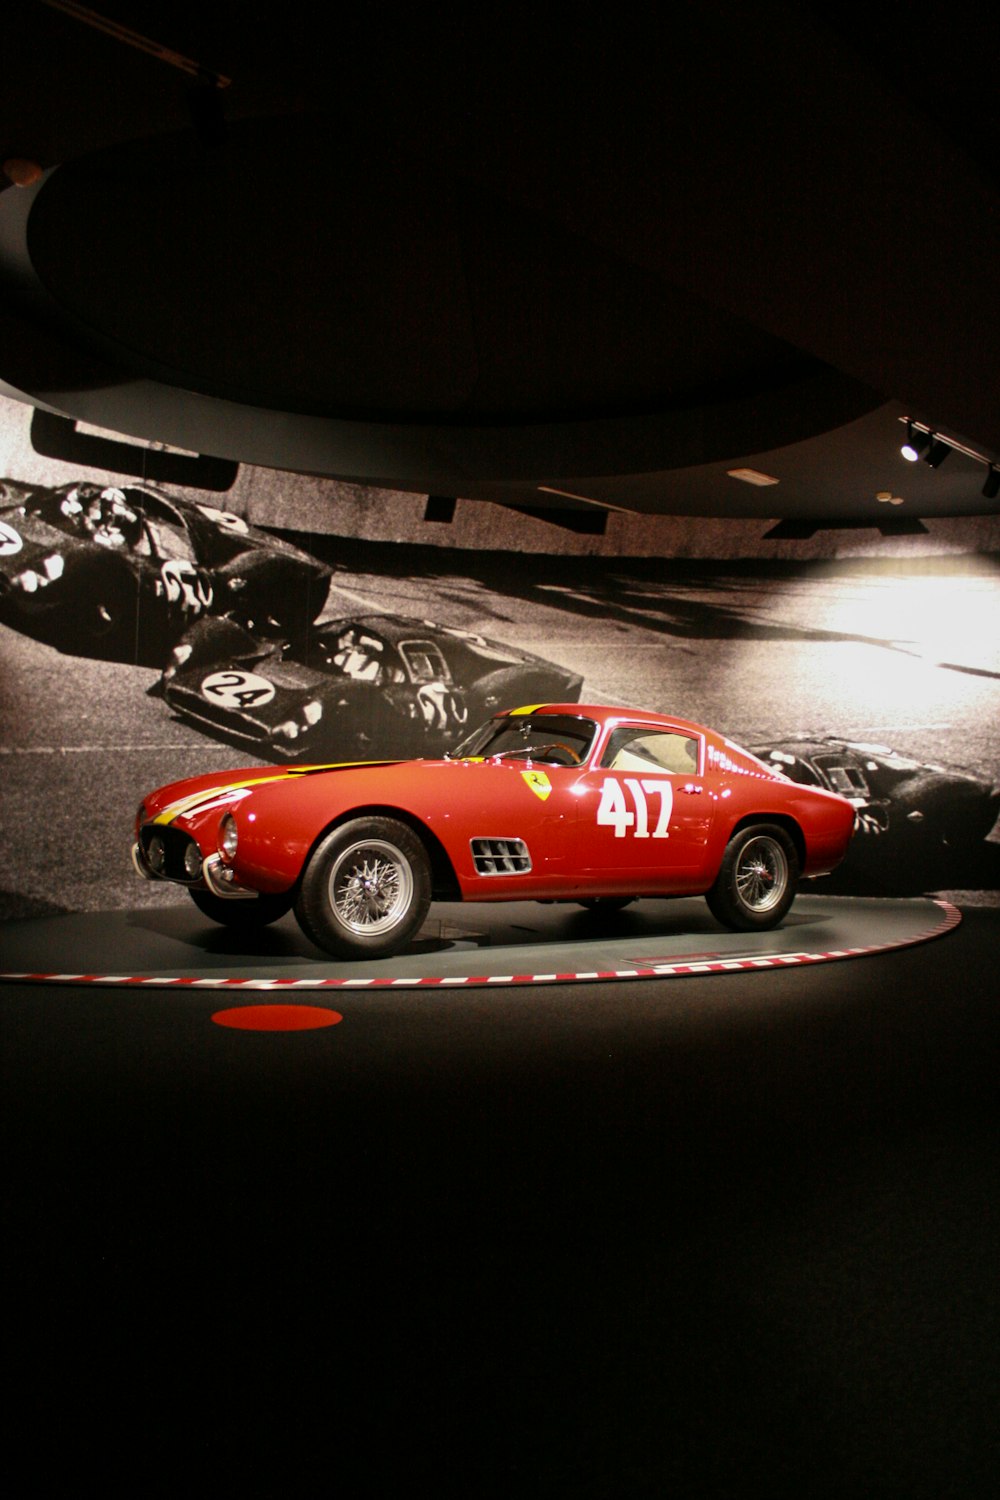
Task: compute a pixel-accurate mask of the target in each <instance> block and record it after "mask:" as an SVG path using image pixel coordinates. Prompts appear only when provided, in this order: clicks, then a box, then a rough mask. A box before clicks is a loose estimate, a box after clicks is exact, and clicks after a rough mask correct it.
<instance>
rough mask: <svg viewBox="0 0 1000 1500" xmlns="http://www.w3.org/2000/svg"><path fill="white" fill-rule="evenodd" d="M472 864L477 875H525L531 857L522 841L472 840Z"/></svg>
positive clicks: (528, 868) (529, 867)
mask: <svg viewBox="0 0 1000 1500" xmlns="http://www.w3.org/2000/svg"><path fill="white" fill-rule="evenodd" d="M471 842H472V863H473V864H474V865H475V867H476V874H477V875H527V874H528V871H529V870H530V869H531V855H530V854H529V853H528V846H527V844H526V843H525V842H524V840H523V839H473V840H472V841H471Z"/></svg>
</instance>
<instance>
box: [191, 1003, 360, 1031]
mask: <svg viewBox="0 0 1000 1500" xmlns="http://www.w3.org/2000/svg"><path fill="white" fill-rule="evenodd" d="M343 1019H344V1018H343V1016H342V1015H341V1014H340V1011H339V1010H327V1009H326V1007H325V1006H322V1005H236V1006H233V1008H232V1009H231V1010H217V1011H216V1012H215V1015H214V1016H213V1017H212V1020H213V1021H214V1022H215V1024H216V1025H217V1026H229V1027H231V1028H232V1029H233V1030H234V1031H318V1030H319V1028H320V1027H321V1026H336V1024H337V1022H338V1021H342V1020H343Z"/></svg>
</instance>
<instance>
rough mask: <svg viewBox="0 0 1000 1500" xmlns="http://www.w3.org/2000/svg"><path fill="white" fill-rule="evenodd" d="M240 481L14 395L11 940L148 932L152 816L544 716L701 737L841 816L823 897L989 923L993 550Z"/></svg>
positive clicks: (5, 558)
mask: <svg viewBox="0 0 1000 1500" xmlns="http://www.w3.org/2000/svg"><path fill="white" fill-rule="evenodd" d="M763 529H764V528H762V527H761V525H760V524H759V523H753V522H744V521H708V520H698V519H694V518H682V517H677V518H670V517H666V518H665V517H643V516H638V515H636V516H631V515H626V514H617V515H614V516H613V517H612V518H611V521H610V523H609V526H608V529H607V532H606V533H605V534H604V535H602V536H587V535H577V534H574V533H572V532H566V531H563V530H562V529H561V528H560V527H558V526H555V525H550V524H547V523H545V522H543V521H541V520H538V519H535V518H532V517H529V516H526V515H522V514H518V513H515V512H512V511H508V510H505V509H503V508H501V507H499V506H494V505H490V504H483V503H478V502H473V501H462V500H459V501H458V503H457V505H454V506H450V507H444V508H435V507H434V506H433V505H431V504H429V503H428V497H426V496H416V495H407V494H402V493H397V492H389V491H384V490H373V489H366V488H365V487H363V486H357V485H347V484H341V483H338V482H336V481H332V480H320V479H314V478H310V477H306V476H300V475H290V474H281V473H276V472H272V471H265V470H259V469H251V468H247V467H245V466H244V467H239V466H237V465H235V464H227V463H222V462H219V461H216V460H206V459H200V458H196V457H195V456H193V455H183V454H177V453H173V452H170V451H168V450H162V449H156V448H142V447H137V446H135V445H133V444H130V443H127V442H126V441H125V440H117V439H116V438H115V437H114V435H113V434H99V433H89V434H88V433H87V432H85V431H83V430H78V429H77V428H75V427H74V425H73V424H72V423H71V422H68V421H66V420H64V419H61V418H58V417H55V416H53V415H52V414H47V413H40V412H34V411H33V410H32V408H30V407H28V406H25V405H22V404H20V403H18V402H14V401H9V400H4V399H0V653H2V677H0V705H2V726H0V755H2V757H3V795H2V803H0V819H2V841H3V851H4V862H3V875H2V879H0V916H2V917H3V918H4V919H8V920H9V919H16V918H19V917H29V916H33V915H38V914H42V913H45V912H58V911H100V910H110V909H116V908H123V907H125V908H127V907H131V906H142V905H163V904H165V903H168V902H172V901H183V900H185V899H186V897H185V895H184V893H183V892H179V891H175V890H173V889H171V888H170V887H167V886H164V885H156V886H152V887H151V886H148V885H146V884H144V883H143V882H141V881H140V880H138V879H137V878H136V877H135V875H134V873H133V870H132V866H131V861H130V858H129V844H130V837H131V829H132V818H133V814H134V810H135V807H136V805H137V804H138V802H139V799H140V797H141V796H142V795H143V793H144V792H147V791H149V790H150V789H151V788H153V787H156V786H159V785H162V784H164V783H166V782H169V781H173V780H177V779H180V778H182V777H187V776H192V775H196V774H198V773H200V772H203V771H209V770H213V769H223V768H226V767H236V768H243V767H247V766H252V765H255V764H261V763H281V762H305V761H310V762H314V761H320V762H326V761H337V760H359V759H372V758H377V757H387V758H398V757H409V756H420V755H439V754H442V753H444V752H445V751H447V750H448V749H450V748H451V747H453V746H454V745H455V744H456V743H457V742H458V741H459V740H460V739H461V738H464V736H465V735H466V734H467V733H468V732H469V730H471V729H472V728H474V727H475V725H476V723H477V722H479V721H481V720H483V719H485V718H487V717H488V716H489V715H490V714H491V713H493V712H495V711H496V710H497V709H502V708H509V707H515V706H518V705H520V704H524V703H533V702H540V701H559V702H570V703H573V702H597V703H609V704H622V705H630V706H635V707H641V708H647V709H653V710H660V711H668V712H673V713H677V714H681V715H683V716H685V717H687V718H691V719H695V720H697V721H700V722H702V723H706V724H710V725H712V726H713V727H715V728H717V729H720V730H722V731H723V732H725V733H726V734H727V735H729V736H730V737H731V738H732V739H735V740H737V741H739V742H740V743H742V744H744V745H745V746H747V748H749V749H751V750H753V751H754V752H755V753H756V754H757V755H758V756H759V757H760V758H762V759H764V760H765V761H767V762H768V764H770V765H772V766H773V767H775V768H776V769H777V770H779V771H780V772H782V773H783V774H785V775H787V776H790V777H792V778H793V779H794V780H797V781H803V782H807V783H811V784H814V785H819V786H827V787H830V788H832V789H833V790H835V791H837V792H840V793H841V794H843V795H845V796H848V797H850V798H851V799H852V800H853V801H854V803H855V806H856V808H857V811H858V831H857V833H856V834H855V838H854V841H853V844H852V848H851V852H850V854H849V856H848V859H847V861H846V863H845V865H844V866H843V867H842V868H841V870H840V871H839V872H838V873H837V874H836V875H835V876H833V877H830V878H829V879H828V880H826V881H825V882H824V883H823V888H824V889H826V890H829V891H831V892H837V893H844V892H846V893H852V892H854V893H858V894H887V895H890V894H892V895H895V894H906V893H912V892H917V891H921V892H924V891H926V892H944V893H946V894H950V895H952V896H954V895H956V894H957V893H958V894H960V896H961V899H962V900H963V901H977V902H988V903H990V904H996V903H997V902H998V901H1000V832H998V829H997V815H998V811H1000V802H998V795H1000V794H998V790H997V788H998V786H1000V522H998V520H997V519H996V518H991V517H987V518H979V519H978V520H973V519H969V520H965V521H953V522H946V521H941V522H934V521H930V522H928V523H927V532H926V534H924V535H921V536H915V537H906V538H896V539H893V540H888V539H884V538H881V537H878V536H877V535H876V534H875V533H874V532H873V531H872V532H867V531H862V530H859V531H857V532H839V533H826V534H823V533H820V534H819V535H817V536H816V537H815V538H813V539H811V540H809V541H789V540H777V539H766V538H764V537H763V536H762V531H763Z"/></svg>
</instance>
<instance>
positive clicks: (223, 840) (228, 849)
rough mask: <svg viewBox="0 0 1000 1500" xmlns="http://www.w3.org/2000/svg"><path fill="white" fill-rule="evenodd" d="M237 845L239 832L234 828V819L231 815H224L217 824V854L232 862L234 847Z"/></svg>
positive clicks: (234, 852) (234, 855) (234, 856)
mask: <svg viewBox="0 0 1000 1500" xmlns="http://www.w3.org/2000/svg"><path fill="white" fill-rule="evenodd" d="M238 843H239V830H238V829H237V827H236V819H235V818H234V817H233V815H232V813H226V815H225V817H224V818H223V819H222V822H221V823H220V824H219V853H220V854H221V855H222V857H223V859H228V860H233V859H235V858H236V845H237V844H238Z"/></svg>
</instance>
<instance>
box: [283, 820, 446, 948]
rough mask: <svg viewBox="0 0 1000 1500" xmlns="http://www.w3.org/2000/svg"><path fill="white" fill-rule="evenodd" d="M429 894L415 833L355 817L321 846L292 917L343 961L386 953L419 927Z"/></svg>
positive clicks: (404, 942) (424, 861) (421, 850)
mask: <svg viewBox="0 0 1000 1500" xmlns="http://www.w3.org/2000/svg"><path fill="white" fill-rule="evenodd" d="M430 899H431V872H430V862H429V860H428V858H427V852H426V850H425V849H424V846H423V844H422V843H421V841H420V839H419V838H418V837H417V835H416V834H415V833H414V832H413V830H412V829H411V828H408V827H407V826H406V824H405V823H399V822H397V821H396V819H395V818H353V819H352V820H351V821H350V822H349V823H342V824H341V825H340V827H339V828H335V829H334V830H333V831H332V833H328V834H327V836H326V838H325V839H323V840H322V842H321V843H320V844H319V845H318V846H317V848H316V850H315V852H314V853H313V856H312V858H311V859H310V861H309V863H308V865H307V866H306V870H305V874H304V875H303V877H302V883H301V885H300V887H299V894H298V898H297V899H296V902H295V915H296V917H297V918H298V922H299V926H300V927H301V928H302V931H303V932H304V933H305V935H306V937H308V938H310V939H311V940H312V942H314V943H315V944H316V945H317V947H320V948H325V949H326V951H327V952H328V953H333V954H335V955H336V956H337V957H338V958H387V957H388V956H389V955H390V954H392V953H398V952H399V951H400V949H402V948H405V947H406V945H407V943H408V942H409V941H410V938H411V937H412V936H413V934H414V933H415V932H417V931H418V930H419V928H420V927H421V925H422V924H423V920H424V918H425V916H426V915H427V908H428V907H429V905H430Z"/></svg>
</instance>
